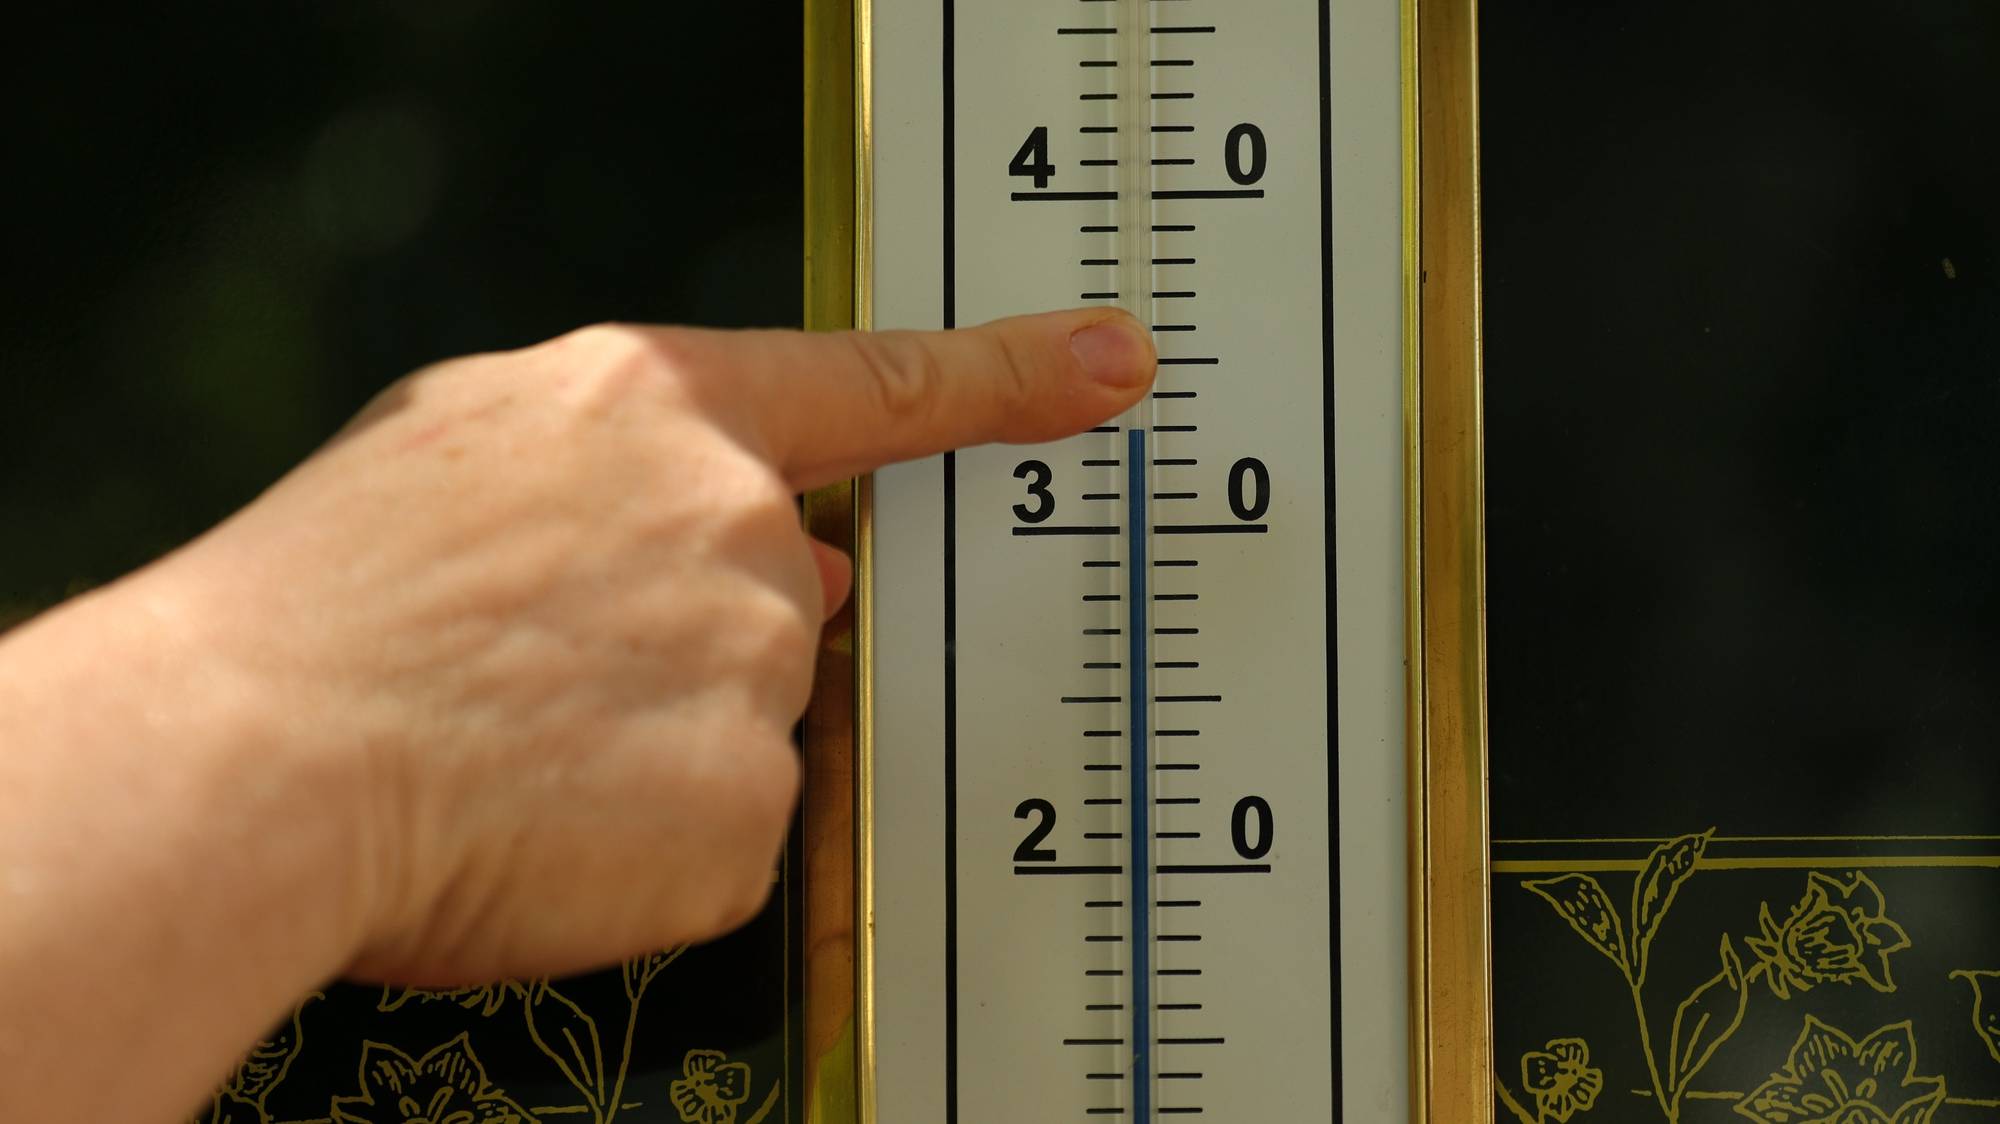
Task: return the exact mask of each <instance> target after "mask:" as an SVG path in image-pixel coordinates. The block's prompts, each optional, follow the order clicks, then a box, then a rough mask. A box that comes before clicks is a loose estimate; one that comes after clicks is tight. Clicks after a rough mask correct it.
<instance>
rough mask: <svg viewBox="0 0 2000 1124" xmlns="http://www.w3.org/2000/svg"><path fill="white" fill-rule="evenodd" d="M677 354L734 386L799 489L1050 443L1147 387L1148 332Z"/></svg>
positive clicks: (768, 335) (855, 336)
mask: <svg viewBox="0 0 2000 1124" xmlns="http://www.w3.org/2000/svg"><path fill="white" fill-rule="evenodd" d="M680 342H681V343H682V344H684V345H685V346H684V347H682V348H681V349H680V350H681V352H682V354H683V355H686V356H688V357H689V358H691V359H693V360H694V361H695V362H697V363H698V364H699V365H701V366H702V367H703V368H705V369H706V373H708V374H713V375H715V376H716V377H718V378H722V379H726V380H728V382H729V384H730V385H731V386H733V387H740V394H739V395H737V396H736V397H738V399H739V402H740V403H741V404H742V405H743V407H744V408H745V409H746V410H747V418H748V422H749V424H750V425H751V426H753V427H754V428H755V429H756V431H757V434H758V436H759V437H761V438H762V440H763V442H764V445H765V449H766V451H767V454H768V455H769V456H770V458H771V461H772V464H773V466H774V467H776V468H777V469H778V471H779V472H780V473H781V474H782V475H783V476H784V477H785V479H786V480H787V481H789V482H790V484H791V486H792V487H793V488H795V489H797V490H799V491H804V490H807V489H810V488H815V487H819V486H820V485H822V484H828V483H831V482H833V481H836V480H841V479H845V478H847V477H850V476H857V475H860V474H861V473H865V472H870V471H873V470H874V469H876V468H879V467H881V466H883V465H885V464H889V463H892V462H895V461H904V460H913V459H916V458H918V457H926V456H930V455H932V454H935V453H941V452H946V451H948V450H951V449H957V448H960V447H962V446H966V445H978V444H984V443H986V442H989V441H1005V442H1010V443H1015V444H1022V443H1029V442H1038V441H1052V440H1055V439H1056V438H1058V437H1066V436H1069V435H1070V434H1072V433H1080V432H1082V431H1083V430H1085V429H1088V428H1090V427H1091V426H1094V425H1097V424H1098V423H1100V422H1102V421H1104V420H1105V419H1107V418H1110V417H1113V416H1115V415H1116V414H1118V413H1120V412H1121V411H1123V410H1125V409H1128V408H1129V407H1131V406H1132V405H1133V404H1134V403H1136V402H1138V401H1139V400H1140V399H1141V398H1143V397H1144V396H1145V394H1146V391H1147V389H1148V388H1149V387H1151V386H1152V383H1153V375H1154V372H1155V370H1156V369H1157V359H1156V356H1155V353H1154V349H1153V342H1152V339H1151V336H1150V333H1149V332H1148V331H1147V330H1146V328H1145V327H1144V326H1143V325H1141V324H1140V323H1139V322H1138V321H1137V320H1135V319H1133V318H1132V317H1131V316H1130V315H1128V314H1126V313H1124V312H1121V311H1119V310H1117V309H1114V308H1089V309H1078V310H1074V311H1070V312H1052V313H1044V314H1041V315H1035V316H1017V317H1013V318H1010V319H1006V320H996V321H993V322H992V323H990V324H982V325H980V326H979V327H976V328H961V329H956V330H951V331H940V332H834V333H810V332H764V331H754V332H707V331H697V332H690V333H688V334H687V337H686V338H684V339H683V340H682V341H680Z"/></svg>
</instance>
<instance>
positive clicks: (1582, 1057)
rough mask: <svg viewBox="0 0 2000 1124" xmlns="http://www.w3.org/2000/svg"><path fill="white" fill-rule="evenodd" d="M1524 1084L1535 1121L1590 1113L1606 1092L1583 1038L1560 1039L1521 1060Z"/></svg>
mask: <svg viewBox="0 0 2000 1124" xmlns="http://www.w3.org/2000/svg"><path fill="white" fill-rule="evenodd" d="M1521 1084H1522V1086H1523V1087H1524V1088H1526V1089H1527V1091H1528V1093H1529V1095H1531V1096H1533V1097H1534V1098H1535V1120H1536V1122H1537V1124H1540V1122H1541V1121H1544V1120H1554V1121H1557V1122H1558V1124H1561V1122H1563V1121H1567V1120H1568V1119H1569V1118H1570V1117H1571V1116H1573V1115H1575V1114H1576V1113H1578V1112H1589V1111H1590V1108H1591V1106H1592V1105H1594V1104H1596V1103H1597V1094H1599V1093H1601V1092H1603V1091H1604V1073H1603V1072H1602V1071H1601V1070H1596V1069H1592V1068H1591V1066H1590V1047H1589V1045H1588V1044H1586V1043H1585V1042H1584V1040H1583V1039H1581V1038H1558V1039H1556V1040H1555V1041H1553V1042H1550V1043H1549V1044H1548V1045H1547V1046H1545V1047H1543V1048H1542V1049H1540V1050H1532V1051H1530V1052H1528V1053H1526V1054H1523V1055H1522V1056H1521Z"/></svg>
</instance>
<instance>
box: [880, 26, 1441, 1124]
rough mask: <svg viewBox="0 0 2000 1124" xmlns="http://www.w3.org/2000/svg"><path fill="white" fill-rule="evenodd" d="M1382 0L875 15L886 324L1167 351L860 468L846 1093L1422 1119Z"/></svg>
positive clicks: (1392, 130)
mask: <svg viewBox="0 0 2000 1124" xmlns="http://www.w3.org/2000/svg"><path fill="white" fill-rule="evenodd" d="M1397 17H1398V9H1397V7H1396V5H1395V4H1393V3H1390V4H1378V5H1375V6H1373V7H1372V8H1368V9H1366V10H1362V11H1358V12H1356V13H1355V14H1353V15H1351V16H1346V17H1340V16H1338V14H1337V10H1336V8H1334V7H1332V6H1329V5H1327V4H1323V3H1318V2H1313V0H1008V2H1006V3H1001V2H998V0H871V2H870V3H869V4H868V5H867V6H866V7H865V8H864V9H863V11H862V12H861V13H860V14H859V22H858V25H857V26H858V30H859V33H860V38H861V49H862V52H863V59H864V64H863V66H862V67H861V69H860V74H861V84H862V87H863V88H862V90H861V94H862V99H861V104H862V106H863V109H864V116H863V126H864V128H863V135H864V137H865V140H866V143H865V144H864V145H863V148H862V152H861V156H860V159H861V163H862V167H861V168H860V169H859V172H860V182H861V183H862V184H863V185H864V187H863V191H862V196H863V199H862V210H861V221H860V223H859V224H858V226H859V230H860V232H861V234H860V240H861V243H862V244H861V246H860V247H859V252H860V254H861V257H862V259H863V262H864V265H865V268H864V269H862V270H861V272H860V274H859V275H858V278H857V283H858V285H859V287H860V290H861V292H860V293H859V300H858V304H859V306H860V307H861V308H862V309H864V310H866V311H867V312H868V313H870V316H869V319H871V320H872V326H875V327H883V328H889V327H956V326H963V325H971V324H977V323H981V322H984V321H987V320H991V319H995V318H999V317H1003V316H1008V315H1014V314H1018V313H1023V312H1029V311H1036V310H1042V309H1049V308H1059V307H1071V306H1077V305H1092V304H1097V305H1104V306H1116V307H1119V308H1123V309H1125V310H1126V311H1128V312H1130V313H1131V314H1132V315H1133V316H1135V317H1137V318H1138V319H1139V320H1140V322H1141V323H1142V324H1144V325H1146V327H1147V328H1148V329H1149V330H1150V331H1151V332H1152V333H1153V338H1154V341H1155V344H1156V346H1157V348H1158V351H1159V354H1160V372H1159V377H1158V381H1157V384H1156V386H1155V388H1154V390H1153V392H1152V393H1151V395H1150V396H1149V397H1148V399H1147V400H1145V401H1144V402H1143V403H1142V404H1141V405H1140V406H1138V407H1137V408H1135V409H1133V410H1131V411H1129V412H1128V413H1127V414H1125V415H1123V416H1121V417H1119V418H1116V419H1113V420H1111V421H1109V422H1107V423H1105V424H1104V425H1101V426H1099V427H1097V428H1095V429H1093V430H1092V431H1090V432H1088V433H1084V434H1081V435H1078V436H1075V437H1072V438H1069V439H1066V440H1061V441H1056V442H1051V443H1048V444H1045V445H1038V446H991V447H984V448H978V449H970V450H964V451H961V452H958V453H955V454H950V455H947V456H944V457H940V458H934V459H932V460H929V461H925V462H921V463H917V464H911V465H904V466H898V467H895V468H892V469H889V470H886V471H884V472H882V473H880V474H878V476H877V477H876V478H875V480H874V481H873V484H872V491H871V492H870V493H869V499H868V502H867V504H866V509H865V513H864V518H865V521H866V533H867V535H868V543H867V547H866V549H865V551H864V554H865V557H866V559H867V565H866V572H865V573H864V575H863V580H864V584H865V587H866V590H867V596H866V598H865V604H864V607H863V618H862V620H861V621H860V622H859V623H858V625H857V629H858V631H859V633H860V634H861V635H862V636H863V637H864V643H863V644H862V646H861V647H862V649H863V652H862V663H863V671H862V674H863V676H864V682H865V684H866V687H865V689H864V691H863V697H864V698H865V699H866V700H867V701H868V704H869V707H868V713H867V720H866V721H865V723H864V730H863V735H862V739H861V740H862V742H863V745H862V754H861V756H862V757H863V758H864V761H863V765H862V774H861V784H862V788H863V792H862V795H861V806H862V809H863V815H862V820H863V822H862V823H861V824H860V825H859V826H858V830H859V831H860V832H861V833H862V834H863V840H864V841H863V845H862V848H861V854H862V856H863V859H862V865H863V867H864V870H863V872H862V875H861V876H862V879H863V880H864V883H865V884H866V885H867V886H869V887H870V890H869V891H868V894H867V901H868V904H869V905H870V906H871V907H872V908H871V910H870V913H869V915H868V916H867V918H866V919H865V920H866V924H865V925H864V927H863V929H862V932H861V934H860V940H861V944H862V947H863V963H864V971H863V976H864V979H863V983H862V988H863V991H864V992H865V993H866V998H867V1002H866V1003H865V1007H864V1012H863V1017H862V1020H861V1024H862V1025H861V1034H860V1038H861V1039H862V1042H861V1049H862V1054H863V1057H862V1059H861V1065H862V1067H863V1068H864V1069H865V1070H866V1072H867V1077H864V1079H863V1086H864V1088H868V1089H871V1090H872V1096H867V1097H864V1101H866V1102H868V1103H866V1105H865V1106H864V1117H865V1118H869V1119H874V1120H879V1121H882V1122H884V1124H902V1122H905V1121H909V1122H924V1124H928V1122H934V1121H944V1122H947V1124H957V1122H963V1124H1017V1122H1030V1121H1032V1122H1042V1121H1066V1120H1077V1121H1085V1120H1097V1119H1106V1118H1115V1119H1121V1120H1126V1121H1146V1122H1153V1121H1161V1120H1178V1119H1186V1118H1197V1119H1205V1120H1217V1119H1221V1120H1244V1121H1250V1120H1256V1121H1267V1120H1284V1121H1305V1120H1334V1119H1343V1118H1346V1119H1369V1120H1374V1119H1385V1120H1386V1119H1396V1118H1399V1117H1402V1116H1404V1115H1405V1114H1406V1112H1407V1109H1406V1107H1405V1104H1406V1101H1405V1097H1406V1094H1405V1089H1406V1088H1407V1084H1408V1071H1409V1055H1408V1045H1407V1043H1408V1032H1407V1021H1406V1020H1407V1014H1406V1011H1407V1005H1408V996H1409V989H1408V981H1409V969H1408V966H1407V964H1406V962H1405V958H1404V950H1405V948H1406V941H1407V929H1406V928H1405V924H1404V911H1405V899H1404V895H1403V887H1404V884H1405V877H1406V871H1405V866H1404V859H1405V847H1404V840H1405V839H1406V838H1407V821H1406V820H1405V808H1404V801H1403V793H1404V773H1403V756H1404V750H1403V721H1404V714H1405V711H1404V697H1403V694H1402V682H1403V674H1404V663H1403V660H1404V634H1403V626H1404V613H1403V561H1404V560H1403V556H1402V538H1403V534H1402V532H1403V508H1402V494H1401V480H1402V469H1403V464H1402V450H1403V429H1402V418H1403V415H1402V408H1401V398H1402V360H1401V354H1400V350H1399V344H1400V340H1401V324H1402V286H1401V281H1400V277H1401V268H1400V254H1401V241H1400V240H1401V227H1400V223H1399V221H1398V216H1399V214H1400V203H1401V192H1400V186H1399V181H1398V172H1399V168H1400V157H1399V152H1400V149H1399V139H1400V134H1399V132H1398V125H1397V110H1398V99H1397V95H1396V91H1397V89H1398V86H1397V79H1396V74H1397V66H1398V60H1399V57H1400V56H1399V52H1398V47H1397V42H1398V40H1397ZM1343 33H1345V35H1346V38H1345V39H1343ZM1343 43H1344V44H1345V46H1344V47H1343ZM1349 58H1352V59H1354V60H1356V61H1355V62H1354V64H1353V66H1352V68H1351V70H1349V71H1343V70H1341V69H1340V67H1341V66H1343V65H1345V60H1347V59H1349ZM1343 78H1344V79H1345V80H1343ZM1384 84H1386V86H1387V89H1388V96H1387V97H1386V98H1381V97H1380V96H1379V95H1380V94H1381V89H1382V86H1383V85H1384ZM1350 89H1351V90H1361V89H1370V90H1373V91H1374V92H1375V94H1376V95H1377V96H1376V97H1375V98H1374V99H1373V100H1370V101H1365V102H1361V103H1359V104H1354V105H1352V106H1346V105H1344V104H1343V102H1342V100H1341V92H1342V91H1343V90H1350ZM1343 114H1345V115H1343ZM1343 152H1345V153H1348V154H1349V156H1350V157H1351V158H1352V159H1353V160H1354V161H1355V162H1356V163H1355V166H1354V167H1353V168H1352V170H1351V171H1350V170H1349V169H1348V168H1347V167H1346V166H1345V165H1343V164H1342V162H1341V158H1340V157H1341V153H1343ZM1343 202H1345V203H1348V204H1351V205H1350V206H1348V207H1347V209H1346V210H1342V209H1341V207H1340V206H1339V205H1340V204H1342V203H1343ZM1343 216H1344V217H1343ZM1350 315H1351V316H1352V317H1353V318H1354V319H1353V321H1352V323H1349V322H1348V321H1347V320H1346V319H1344V318H1345V317H1348V316H1350ZM871 1113H872V1115H869V1114H871Z"/></svg>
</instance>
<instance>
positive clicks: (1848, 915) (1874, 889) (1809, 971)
mask: <svg viewBox="0 0 2000 1124" xmlns="http://www.w3.org/2000/svg"><path fill="white" fill-rule="evenodd" d="M1887 912H1888V906H1887V903H1886V902H1884V901H1883V898H1882V891H1881V888H1880V887H1878V886H1876V885H1875V882H1874V880H1872V879H1870V878H1869V877H1868V876H1867V875H1865V874H1862V873H1860V872H1858V871H1857V872H1855V873H1853V874H1850V875H1849V876H1848V877H1847V878H1846V879H1845V880H1841V879H1837V878H1833V877H1830V876H1828V875H1825V874H1821V873H1819V872H1818V871H1814V872H1813V873H1812V874H1810V875H1808V876H1807V878H1806V892H1805V896H1803V897H1801V898H1800V899H1799V900H1798V903H1797V904H1795V905H1793V906H1792V910H1791V913H1790V914H1789V915H1788V916H1787V917H1786V918H1785V923H1784V924H1783V925H1779V924H1777V923H1776V922H1774V921H1773V920H1772V918H1771V907H1770V905H1769V904H1765V905H1762V906H1760V907H1759V911H1758V918H1757V922H1758V927H1759V928H1760V929H1762V930H1763V936H1761V937H1746V938H1744V943H1745V944H1747V945H1749V946H1750V950H1751V951H1752V952H1754V953H1756V955H1757V959H1758V961H1759V962H1761V963H1762V964H1763V965H1764V966H1765V967H1766V968H1767V969H1768V970H1767V971H1766V972H1765V974H1764V979H1765V982H1766V983H1767V984H1769V985H1770V988H1771V993H1772V994H1773V995H1775V996H1777V997H1778V998H1780V999H1784V998H1787V997H1789V996H1790V994H1791V993H1792V992H1793V991H1810V990H1811V989H1812V988H1813V987H1814V986H1815V985H1817V984H1822V983H1853V982H1857V981H1858V982H1861V983H1865V984H1867V985H1868V986H1869V987H1872V988H1874V989H1875V990H1876V991H1882V992H1889V991H1894V990H1896V985H1895V981H1894V980H1893V978H1892V977H1891V976H1890V974H1889V954H1890V953H1892V952H1897V951H1900V950H1902V949H1905V948H1908V947H1910V938H1909V935H1908V934H1906V933H1904V932H1903V928H1902V926H1900V925H1898V924H1896V923H1895V922H1894V921H1891V920H1889V919H1888V917H1887Z"/></svg>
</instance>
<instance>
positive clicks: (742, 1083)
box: [669, 1050, 750, 1124]
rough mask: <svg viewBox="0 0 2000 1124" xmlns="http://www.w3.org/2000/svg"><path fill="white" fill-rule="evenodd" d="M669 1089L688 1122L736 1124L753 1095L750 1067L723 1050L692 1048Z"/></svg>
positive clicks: (675, 1103) (683, 1059)
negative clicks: (679, 1074) (733, 1059)
mask: <svg viewBox="0 0 2000 1124" xmlns="http://www.w3.org/2000/svg"><path fill="white" fill-rule="evenodd" d="M669 1093H670V1095H671V1096H672V1097H673V1102H674V1107H675V1108H677V1109H679V1110H680V1114H681V1119H682V1120H684V1121H686V1122H687V1124H736V1113H737V1110H738V1109H740V1108H742V1107H743V1103H744V1102H745V1101H747V1100H749V1099H750V1067H749V1066H747V1065H744V1064H743V1063H742V1062H732V1061H730V1060H729V1057H728V1055H727V1054H724V1053H723V1052H722V1051H720V1050H690V1051H688V1054H687V1056H686V1057H685V1058H682V1059H681V1079H680V1080H678V1081H676V1082H674V1084H673V1088H672V1089H671V1090H669Z"/></svg>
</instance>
